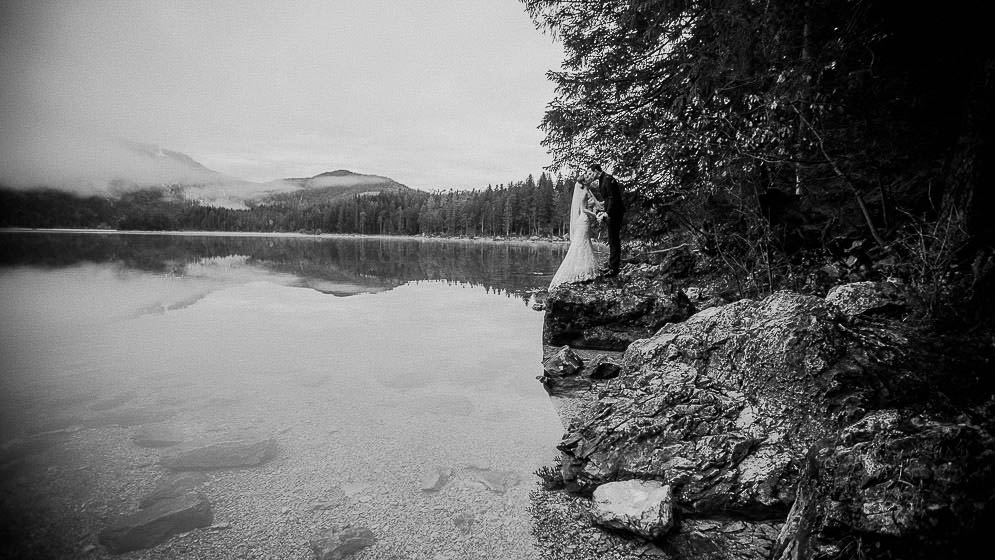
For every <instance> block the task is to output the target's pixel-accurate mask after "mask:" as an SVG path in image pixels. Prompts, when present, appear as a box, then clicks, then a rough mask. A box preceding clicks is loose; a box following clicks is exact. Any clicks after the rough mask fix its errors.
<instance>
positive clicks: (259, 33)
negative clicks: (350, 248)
mask: <svg viewBox="0 0 995 560" xmlns="http://www.w3.org/2000/svg"><path fill="white" fill-rule="evenodd" d="M560 57H561V52H560V49H559V47H558V46H555V45H554V44H553V42H552V40H551V38H549V37H544V36H543V35H541V34H539V33H537V32H536V31H535V29H534V28H533V26H532V22H531V21H530V20H529V18H528V16H527V15H526V14H525V13H524V10H523V9H522V7H521V5H520V4H518V3H517V2H494V3H481V2H477V1H476V0H461V1H458V2H455V3H453V2H445V3H442V2H440V3H435V2H432V3H423V2H410V3H409V2H403V3H398V2H387V1H371V2H362V3H357V2H327V1H321V2H317V1H314V2H294V3H291V4H285V3H273V2H258V3H251V2H233V3H227V2H209V3H184V2H155V1H150V2H114V3H110V2H101V1H96V0H94V1H79V2H53V3H49V2H36V1H33V0H32V1H26V0H21V1H19V0H14V1H7V2H3V3H2V5H0V131H2V133H0V184H2V185H5V186H11V187H16V188H24V187H30V186H38V185H45V186H57V187H68V188H71V189H72V190H76V191H78V192H101V191H103V190H105V189H106V188H107V184H108V183H109V182H110V181H111V180H113V179H115V178H122V179H125V180H126V181H131V182H136V183H142V182H163V181H205V180H206V181H210V180H211V179H215V180H216V179H217V178H216V177H213V176H210V175H208V176H206V177H201V176H199V175H198V174H197V173H193V176H190V174H191V173H190V170H188V169H169V168H165V169H164V168H157V167H155V166H154V165H152V164H151V162H150V161H149V160H147V159H144V158H142V157H136V155H135V154H134V153H133V152H131V151H129V150H127V149H122V148H121V145H120V144H119V139H124V140H126V141H130V142H138V143H144V144H152V145H156V146H159V147H161V148H162V149H165V150H175V151H177V152H181V153H184V154H187V155H189V156H191V157H192V158H194V159H195V160H197V161H198V162H200V163H201V164H203V165H204V166H205V167H207V168H209V169H212V170H215V171H217V172H218V173H219V174H221V175H222V176H224V177H228V178H239V179H242V180H246V181H250V182H253V183H266V182H269V181H273V180H276V179H280V178H285V177H311V176H314V175H317V174H319V173H323V172H326V171H331V170H334V169H349V170H352V171H356V172H359V173H369V174H375V175H383V176H387V177H391V178H393V179H395V180H397V181H398V182H401V183H403V184H406V185H409V186H412V187H416V188H447V187H450V186H461V185H462V186H465V185H470V186H484V185H486V184H488V183H496V182H500V181H504V180H507V179H508V178H511V177H520V176H522V175H523V174H524V173H528V172H538V171H539V170H540V169H541V168H542V167H543V166H544V165H545V164H547V163H548V159H547V156H546V154H545V151H544V150H543V149H542V148H541V147H540V145H539V141H540V140H541V133H540V131H538V130H537V128H536V127H537V125H538V123H539V122H540V120H541V118H542V113H543V108H544V104H545V102H546V100H547V99H549V98H550V97H551V94H552V88H551V85H550V84H549V83H548V82H547V81H546V79H545V72H546V71H547V70H549V69H550V68H555V67H557V66H558V63H559V59H560Z"/></svg>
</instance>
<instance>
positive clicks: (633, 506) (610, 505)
mask: <svg viewBox="0 0 995 560" xmlns="http://www.w3.org/2000/svg"><path fill="white" fill-rule="evenodd" d="M591 513H592V514H593V516H594V520H595V522H597V523H598V524H600V525H602V526H605V527H610V528H613V529H622V530H625V531H629V532H631V533H635V534H636V535H639V536H642V537H646V538H649V539H657V538H659V537H661V536H663V535H664V534H666V533H667V531H669V530H670V528H671V527H673V525H674V515H673V495H672V493H671V489H670V486H669V485H665V484H662V483H660V482H657V481H654V480H624V481H620V482H609V483H607V484H602V485H601V486H598V487H597V489H595V490H594V506H593V509H592V512H591Z"/></svg>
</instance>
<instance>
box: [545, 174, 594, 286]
mask: <svg viewBox="0 0 995 560" xmlns="http://www.w3.org/2000/svg"><path fill="white" fill-rule="evenodd" d="M597 204H598V202H597V199H596V198H594V195H592V194H591V192H590V189H589V188H588V187H586V186H584V184H583V183H581V182H580V181H576V182H574V195H573V200H572V201H571V203H570V248H569V249H567V255H566V256H565V257H563V262H562V263H560V268H558V269H557V270H556V274H554V275H553V280H552V281H551V282H550V283H549V288H550V289H553V288H555V287H556V286H559V285H560V284H564V283H567V282H580V281H582V280H592V279H594V278H597V277H598V261H597V259H596V258H595V256H594V246H593V245H591V227H590V226H591V220H594V219H596V217H595V216H596V214H595V213H594V211H592V210H591V208H593V207H596V205H597Z"/></svg>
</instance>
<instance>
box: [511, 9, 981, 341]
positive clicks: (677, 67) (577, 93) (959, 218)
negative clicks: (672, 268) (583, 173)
mask: <svg viewBox="0 0 995 560" xmlns="http://www.w3.org/2000/svg"><path fill="white" fill-rule="evenodd" d="M523 3H524V5H525V7H526V9H527V11H528V12H529V13H530V14H531V15H532V17H533V18H534V20H535V23H536V25H537V27H539V28H540V29H543V30H545V31H547V32H550V33H551V34H552V35H553V36H554V37H555V38H557V39H558V40H560V41H562V43H563V45H564V52H565V58H564V61H563V67H562V69H561V70H560V71H554V72H550V74H549V75H550V78H551V79H552V80H553V81H554V83H555V84H556V95H555V98H554V99H553V100H552V101H551V102H550V104H549V105H548V109H547V111H546V115H545V117H544V120H543V123H542V127H543V129H544V130H545V132H546V140H545V145H546V146H547V147H548V148H549V149H550V151H551V154H552V156H553V159H554V165H556V166H560V165H582V164H584V163H586V162H590V161H598V162H601V163H602V165H604V167H605V168H606V169H614V170H617V171H618V170H621V171H622V172H623V173H625V174H626V175H627V176H629V177H631V178H632V180H631V181H630V186H631V189H632V190H633V191H635V194H638V195H639V196H640V198H641V201H642V203H641V204H639V205H635V207H634V210H635V212H634V213H633V216H632V220H631V224H632V226H633V229H634V231H633V233H637V234H641V235H644V236H648V237H651V238H653V237H660V236H663V235H667V236H671V237H673V236H675V235H677V236H680V237H683V240H684V241H686V242H688V243H691V244H693V245H694V246H697V247H700V248H702V249H703V250H704V251H706V252H707V253H710V254H711V255H713V256H714V257H715V258H716V260H717V261H719V262H721V263H722V267H723V269H724V271H725V273H726V274H727V275H729V276H730V277H733V278H735V279H736V280H737V282H738V284H739V285H740V286H741V288H742V290H741V291H742V294H743V295H764V294H768V293H771V292H772V291H774V290H776V289H779V288H785V287H788V288H795V289H812V285H811V283H812V282H811V281H812V279H813V277H812V273H813V271H815V270H817V269H820V268H822V269H824V271H825V272H826V274H827V275H828V276H829V278H828V280H827V282H839V281H842V280H848V279H849V280H859V279H868V278H870V279H882V278H885V277H894V278H898V279H901V280H903V281H905V282H906V283H908V284H910V285H912V286H914V288H915V289H916V290H917V291H918V293H919V295H920V296H921V297H922V299H923V301H924V302H925V303H926V307H927V308H929V309H930V310H931V312H932V313H934V314H938V313H946V314H948V315H950V314H957V313H961V312H964V313H963V315H964V316H963V317H962V319H965V320H967V322H968V323H969V322H970V321H972V320H974V319H979V318H981V317H980V316H979V315H978V314H977V311H978V310H980V309H986V310H987V311H986V312H985V313H983V314H981V315H983V316H986V317H990V316H991V315H992V314H993V312H995V306H993V298H992V296H991V294H992V292H993V291H995V256H993V244H995V222H993V220H992V219H991V215H992V214H991V213H992V211H993V209H995V190H993V189H992V188H991V185H992V182H993V166H992V161H993V160H995V158H993V154H995V138H993V133H992V131H993V130H995V126H992V124H993V123H992V120H993V119H992V100H993V99H995V42H993V41H991V40H990V39H989V33H988V31H987V29H986V27H987V25H988V23H987V22H988V21H989V18H987V17H985V15H984V12H983V9H982V6H983V4H980V3H966V4H964V3H961V4H958V5H957V6H950V7H949V9H942V10H941V9H936V7H935V6H934V7H929V6H927V5H925V4H909V3H900V2H891V1H882V0H876V1H862V2H855V1H850V0H808V1H805V2H798V1H794V0H770V1H765V2H744V1H741V0H720V1H713V2H697V1H689V2H674V1H672V0H641V1H632V2H575V1H567V0H523ZM807 284H808V285H807ZM827 286H828V284H826V283H823V288H825V287H827ZM968 316H970V317H971V318H968Z"/></svg>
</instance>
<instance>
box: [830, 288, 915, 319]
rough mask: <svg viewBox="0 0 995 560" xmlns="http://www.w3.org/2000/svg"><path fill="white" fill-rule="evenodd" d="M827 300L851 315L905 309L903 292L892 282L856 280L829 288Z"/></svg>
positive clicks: (892, 311)
mask: <svg viewBox="0 0 995 560" xmlns="http://www.w3.org/2000/svg"><path fill="white" fill-rule="evenodd" d="M826 301H827V302H829V303H830V304H831V305H834V306H835V307H836V308H838V309H839V310H840V311H842V312H843V313H844V314H846V315H849V316H851V317H856V316H857V315H864V314H880V313H884V314H888V313H896V312H901V311H902V310H904V309H905V308H906V307H907V305H906V302H905V300H904V299H903V297H902V294H901V292H900V290H899V288H898V286H896V285H895V284H892V283H891V282H854V283H852V284H843V285H841V286H836V287H835V288H833V289H831V290H829V294H827V295H826Z"/></svg>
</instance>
